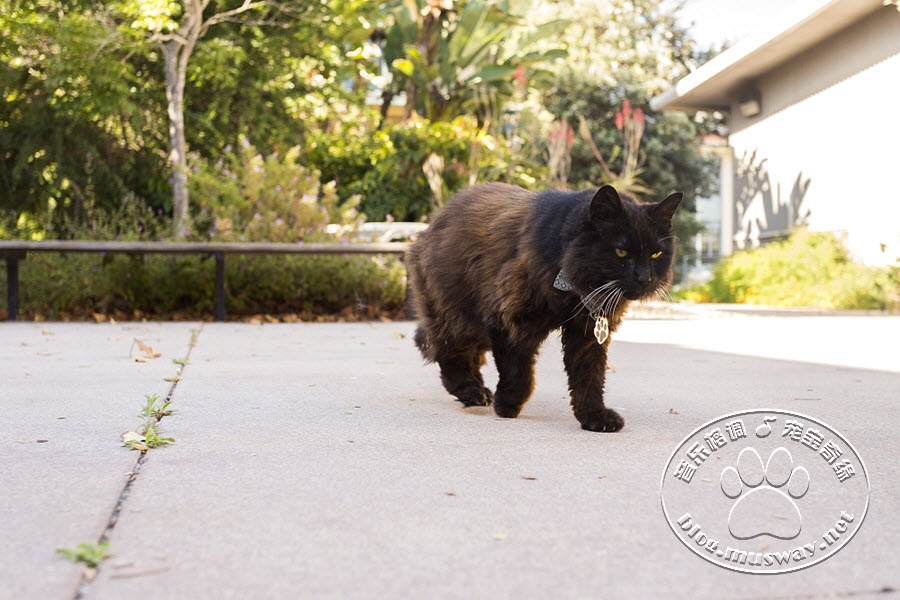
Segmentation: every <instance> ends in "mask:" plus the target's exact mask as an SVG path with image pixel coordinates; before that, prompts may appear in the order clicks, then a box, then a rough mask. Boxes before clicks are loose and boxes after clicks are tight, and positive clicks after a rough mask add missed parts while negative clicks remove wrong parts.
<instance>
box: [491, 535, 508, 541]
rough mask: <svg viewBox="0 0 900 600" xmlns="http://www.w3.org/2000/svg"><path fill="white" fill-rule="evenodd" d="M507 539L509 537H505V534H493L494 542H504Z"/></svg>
mask: <svg viewBox="0 0 900 600" xmlns="http://www.w3.org/2000/svg"><path fill="white" fill-rule="evenodd" d="M507 537H509V536H508V535H506V534H505V533H495V534H494V539H495V540H505V539H506V538H507Z"/></svg>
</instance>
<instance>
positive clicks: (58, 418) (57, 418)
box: [56, 417, 65, 421]
mask: <svg viewBox="0 0 900 600" xmlns="http://www.w3.org/2000/svg"><path fill="white" fill-rule="evenodd" d="M60 419H65V417H56V420H57V421H58V420H60Z"/></svg>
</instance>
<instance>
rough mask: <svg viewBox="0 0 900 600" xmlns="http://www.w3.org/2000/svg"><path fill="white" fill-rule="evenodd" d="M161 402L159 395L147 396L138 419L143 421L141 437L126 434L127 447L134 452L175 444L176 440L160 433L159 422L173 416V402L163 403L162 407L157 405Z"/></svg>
mask: <svg viewBox="0 0 900 600" xmlns="http://www.w3.org/2000/svg"><path fill="white" fill-rule="evenodd" d="M157 400H159V395H158V394H145V395H144V405H143V406H141V413H140V414H139V415H138V417H139V418H140V419H141V420H142V421H143V422H142V424H141V427H140V432H139V433H140V435H139V436H138V435H137V434H135V433H134V432H129V434H131V435H129V434H125V436H123V437H126V439H125V444H124V445H125V446H127V447H128V448H131V449H132V450H144V451H146V450H147V449H149V448H156V447H158V446H165V445H167V444H171V443H174V442H175V439H174V438H170V437H162V435H161V434H160V431H159V422H160V420H162V418H163V417H165V416H168V415H171V414H172V411H171V410H169V405H170V404H171V403H172V402H171V401H166V402H163V403H162V404H161V405H160V406H157V405H156V402H157Z"/></svg>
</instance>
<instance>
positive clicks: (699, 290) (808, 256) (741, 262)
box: [679, 230, 900, 310]
mask: <svg viewBox="0 0 900 600" xmlns="http://www.w3.org/2000/svg"><path fill="white" fill-rule="evenodd" d="M679 295H680V296H681V297H682V298H686V299H690V300H696V301H702V302H736V303H742V304H765V305H771V306H812V307H819V308H830V309H877V310H897V309H900V271H898V269H897V268H893V269H890V268H883V269H878V268H872V267H867V266H865V265H862V264H859V263H856V262H854V261H853V260H852V258H851V257H850V254H849V253H848V251H847V249H846V248H845V247H844V246H843V244H842V243H841V242H840V240H839V239H838V238H837V237H835V236H834V235H832V234H829V233H812V232H808V231H805V230H800V231H797V232H796V233H794V234H793V235H791V236H790V237H789V238H788V239H787V240H784V241H782V242H773V243H771V244H767V245H766V246H763V247H762V248H758V249H754V250H750V251H744V252H738V253H736V254H734V255H732V256H730V257H728V258H727V259H725V260H723V261H722V262H720V263H719V264H718V265H717V266H716V268H715V269H714V271H713V278H712V279H711V280H710V281H709V282H707V283H706V284H703V285H701V286H697V287H694V288H689V289H687V290H682V291H681V292H680V293H679Z"/></svg>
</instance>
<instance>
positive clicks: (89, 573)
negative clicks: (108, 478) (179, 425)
mask: <svg viewBox="0 0 900 600" xmlns="http://www.w3.org/2000/svg"><path fill="white" fill-rule="evenodd" d="M202 331H203V323H201V324H200V327H199V328H197V329H191V339H190V342H189V343H188V349H187V354H186V355H185V357H184V362H183V363H182V364H181V367H180V368H179V371H178V375H179V376H178V377H175V378H174V380H173V381H172V385H171V386H170V387H169V392H168V393H167V394H166V399H165V402H170V401H171V400H172V398H173V397H174V396H175V390H176V389H177V387H178V383H179V382H180V381H181V376H182V375H183V374H184V370H185V369H186V368H187V366H188V365H189V364H190V358H191V352H193V350H194V347H195V346H196V345H197V340H198V339H199V338H200V333H201V332H202ZM165 416H166V415H165V414H161V415H160V416H159V417H158V418H157V422H159V421H162V420H163V419H164V418H165ZM149 456H150V451H149V450H143V451H141V452H140V456H139V457H138V459H137V460H136V461H135V463H134V467H132V469H131V471H129V472H128V479H126V480H125V485H123V486H122V492H121V493H120V494H119V499H118V501H117V502H116V505H115V508H113V511H112V513H110V515H109V519H108V520H107V522H106V528H105V529H104V530H103V533H102V534H100V538H99V539H98V540H97V542H98V543H103V542H109V541H110V538H111V537H112V532H113V529H115V527H116V523H118V522H119V515H120V514H121V513H122V510H123V509H124V508H125V501H126V500H128V495H129V494H130V493H131V488H132V486H133V485H134V482H135V481H136V480H137V477H138V475H139V474H140V472H141V468H142V467H143V466H144V464H145V463H146V462H147V459H148V457H149ZM102 566H103V564H102V563H101V564H100V565H98V566H97V567H96V568H95V569H92V570H88V569H85V570H84V571H82V574H81V578H80V579H79V581H78V584H77V585H76V587H75V591H74V593H73V595H72V600H83V599H84V597H85V594H86V593H87V591H88V588H89V587H90V585H91V583H92V582H93V581H94V580H95V579H96V577H97V575H98V574H99V572H100V569H101V567H102Z"/></svg>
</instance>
